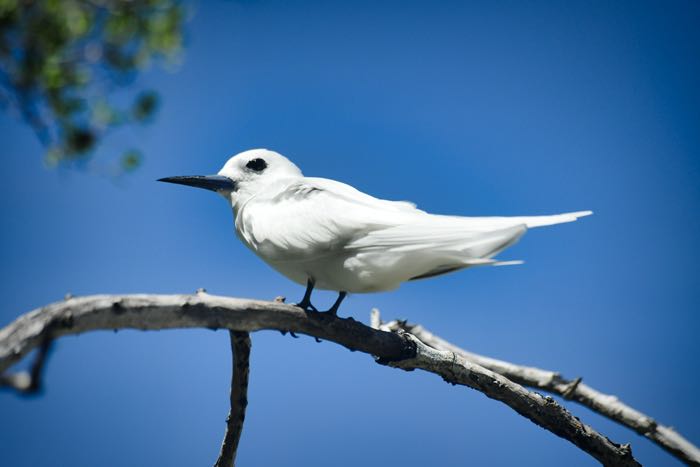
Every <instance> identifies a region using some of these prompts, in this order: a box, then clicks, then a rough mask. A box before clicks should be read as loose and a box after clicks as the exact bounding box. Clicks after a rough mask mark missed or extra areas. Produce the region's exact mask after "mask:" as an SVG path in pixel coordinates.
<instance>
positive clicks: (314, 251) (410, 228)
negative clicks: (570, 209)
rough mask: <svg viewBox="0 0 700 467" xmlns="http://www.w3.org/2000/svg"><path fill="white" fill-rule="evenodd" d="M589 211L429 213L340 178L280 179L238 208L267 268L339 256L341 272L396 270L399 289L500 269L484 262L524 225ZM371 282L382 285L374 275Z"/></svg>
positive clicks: (240, 224)
mask: <svg viewBox="0 0 700 467" xmlns="http://www.w3.org/2000/svg"><path fill="white" fill-rule="evenodd" d="M588 214H590V211H583V212H575V213H567V214H559V215H554V216H533V217H459V216H440V215H432V214H428V213H426V212H425V211H421V210H419V209H417V208H416V207H415V205H413V204H411V203H408V202H404V201H387V200H382V199H378V198H374V197H372V196H370V195H367V194H365V193H362V192H360V191H358V190H356V189H355V188H353V187H351V186H349V185H346V184H343V183H340V182H337V181H333V180H328V179H322V178H302V179H294V180H280V181H279V182H278V183H277V184H276V185H272V186H270V187H268V188H266V190H264V192H262V193H258V194H257V195H256V196H254V197H253V198H252V199H251V200H250V201H249V202H247V203H246V204H245V205H244V206H242V207H241V209H240V210H239V212H238V213H237V216H236V226H237V230H238V233H239V235H240V236H241V238H242V239H243V240H244V241H245V243H246V244H248V245H249V246H250V247H251V248H252V249H253V250H255V251H256V253H258V254H259V255H261V256H262V257H263V258H264V259H266V260H268V261H271V262H272V263H275V262H276V263H280V262H287V261H305V262H309V261H311V260H314V259H319V258H323V257H326V256H329V255H335V256H337V255H338V254H339V253H338V252H343V253H342V254H343V255H345V256H346V257H347V258H348V260H346V261H345V264H346V267H347V268H349V269H353V268H354V269H353V271H354V272H355V273H357V272H358V271H362V272H367V271H370V272H371V271H375V272H379V271H382V270H389V269H390V270H392V274H394V275H395V274H397V271H399V273H402V274H403V276H405V277H397V278H396V279H397V283H396V285H398V283H400V282H403V281H405V280H409V279H412V278H421V277H430V276H433V275H437V274H442V273H445V272H450V271H453V270H457V269H462V268H465V267H470V266H476V265H482V264H491V265H495V264H503V263H500V262H498V261H495V260H491V259H489V258H491V257H492V256H494V255H496V254H497V253H499V252H500V251H502V250H503V249H505V248H507V247H508V246H510V245H512V244H513V243H515V242H516V241H517V240H518V239H519V238H520V237H521V236H522V235H523V234H524V233H525V231H526V230H527V228H528V227H539V226H544V225H552V224H558V223H562V222H571V221H574V220H576V219H577V218H578V217H581V216H584V215H588ZM370 275H371V274H370ZM371 280H373V281H375V282H377V281H381V280H380V278H378V276H377V275H376V274H375V275H374V276H372V279H371ZM396 285H394V286H396ZM388 286H389V285H387V287H388ZM329 288H333V287H330V286H329Z"/></svg>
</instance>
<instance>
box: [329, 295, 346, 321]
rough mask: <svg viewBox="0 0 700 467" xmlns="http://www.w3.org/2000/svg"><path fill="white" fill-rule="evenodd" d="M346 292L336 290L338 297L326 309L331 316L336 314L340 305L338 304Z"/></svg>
mask: <svg viewBox="0 0 700 467" xmlns="http://www.w3.org/2000/svg"><path fill="white" fill-rule="evenodd" d="M347 294H348V293H347V292H338V298H337V299H336V301H335V303H334V304H333V306H332V307H330V308H329V309H328V311H327V312H326V313H330V314H332V315H333V316H335V315H337V314H338V307H340V304H341V303H342V302H343V299H344V298H345V296H346V295H347Z"/></svg>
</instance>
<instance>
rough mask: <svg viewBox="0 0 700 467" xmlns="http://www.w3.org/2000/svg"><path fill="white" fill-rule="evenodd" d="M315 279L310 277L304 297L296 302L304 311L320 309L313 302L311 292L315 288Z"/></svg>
mask: <svg viewBox="0 0 700 467" xmlns="http://www.w3.org/2000/svg"><path fill="white" fill-rule="evenodd" d="M314 283H315V282H314V280H313V279H311V278H309V279H307V281H306V292H304V298H302V299H301V301H300V302H299V303H297V304H296V306H298V307H299V308H301V309H302V310H304V311H318V310H317V309H316V307H315V306H313V305H312V304H311V292H312V291H313V290H314Z"/></svg>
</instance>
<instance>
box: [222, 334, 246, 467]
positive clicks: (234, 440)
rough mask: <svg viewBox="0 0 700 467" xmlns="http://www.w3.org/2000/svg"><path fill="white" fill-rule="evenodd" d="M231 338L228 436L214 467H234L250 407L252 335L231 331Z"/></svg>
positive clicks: (225, 436)
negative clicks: (249, 380)
mask: <svg viewBox="0 0 700 467" xmlns="http://www.w3.org/2000/svg"><path fill="white" fill-rule="evenodd" d="M229 335H230V338H231V356H232V367H233V369H232V374H231V410H230V411H229V413H228V417H227V418H226V434H225V435H224V442H223V443H222V444H221V452H220V453H219V458H218V459H217V460H216V464H214V467H233V466H234V465H235V462H236V451H237V450H238V442H239V441H240V439H241V432H242V431H243V422H244V421H245V409H246V407H247V406H248V375H249V372H250V346H251V343H250V334H248V333H247V332H245V331H229Z"/></svg>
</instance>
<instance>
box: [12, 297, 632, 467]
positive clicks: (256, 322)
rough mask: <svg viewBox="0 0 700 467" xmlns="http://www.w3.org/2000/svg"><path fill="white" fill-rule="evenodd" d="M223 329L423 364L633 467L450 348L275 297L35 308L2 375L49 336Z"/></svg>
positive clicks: (563, 413)
mask: <svg viewBox="0 0 700 467" xmlns="http://www.w3.org/2000/svg"><path fill="white" fill-rule="evenodd" d="M173 328H210V329H219V328H226V329H229V330H233V331H246V332H253V331H258V330H263V329H273V330H278V331H291V332H296V333H302V334H306V335H309V336H313V337H317V338H321V339H324V340H327V341H333V342H336V343H338V344H340V345H343V346H345V347H347V348H349V349H352V350H359V351H361V352H364V353H368V354H370V355H374V356H375V357H376V358H377V362H378V363H382V364H387V365H391V366H394V367H397V368H402V369H404V370H414V369H422V370H425V371H428V372H432V373H435V374H437V375H439V376H441V377H442V378H443V379H445V380H446V381H447V382H449V383H452V384H460V385H465V386H469V387H471V388H473V389H476V390H478V391H480V392H483V393H484V394H486V395H487V396H488V397H491V398H493V399H496V400H499V401H501V402H503V403H505V404H507V405H508V406H510V407H511V408H512V409H514V410H515V411H517V412H518V413H519V414H521V415H523V416H524V417H526V418H528V419H529V420H531V421H533V422H534V423H536V424H538V425H539V426H541V427H543V428H545V429H547V430H549V431H551V432H552V433H554V434H556V435H557V436H560V437H562V438H564V439H567V440H568V441H570V442H572V443H573V444H575V445H576V446H578V447H579V448H581V449H582V450H584V451H585V452H587V453H589V454H590V455H591V456H593V457H594V458H596V459H597V460H599V461H600V462H601V463H603V464H605V465H621V466H636V465H639V464H638V463H637V461H636V460H635V459H634V458H633V457H632V453H631V450H630V448H629V446H628V445H619V444H616V443H613V442H612V441H610V440H609V439H607V438H606V437H605V436H603V435H601V434H600V433H598V432H596V431H595V430H594V429H593V428H591V427H589V426H587V425H585V424H583V423H581V422H580V421H579V420H578V419H577V418H576V417H574V416H573V415H571V414H570V413H569V412H568V411H567V410H566V409H564V408H563V407H562V406H560V405H559V404H558V403H557V402H556V401H554V399H552V398H551V397H543V396H541V395H539V394H536V393H533V392H530V391H528V390H526V389H525V388H523V387H522V386H521V385H519V384H517V383H513V382H512V381H510V380H508V379H507V378H505V377H504V376H501V375H499V374H496V373H494V372H493V371H491V370H487V369H485V368H483V367H481V366H479V365H477V364H474V363H472V362H469V361H467V360H466V359H465V358H463V357H462V356H460V355H458V354H456V353H455V352H452V351H444V350H436V349H434V348H432V347H430V346H428V345H426V344H424V343H423V342H421V341H420V340H419V339H417V338H415V337H414V336H412V335H411V334H408V333H404V332H396V333H395V332H387V331H382V330H376V329H372V328H370V327H368V326H365V325H363V324H361V323H359V322H357V321H355V320H354V319H352V318H338V317H336V316H332V315H330V314H325V313H316V312H305V311H303V310H301V309H299V308H297V307H295V306H292V305H285V304H282V303H275V302H263V301H257V300H243V299H238V298H226V297H218V296H212V295H207V294H204V293H199V294H197V295H112V296H110V295H97V296H91V297H82V298H71V299H69V300H66V301H63V302H59V303H54V304H51V305H48V306H46V307H43V308H39V309H37V310H34V311H32V312H30V313H27V314H26V315H23V316H21V317H19V318H18V319H17V320H15V321H14V322H13V323H11V324H10V325H8V326H7V327H5V328H4V329H1V330H0V373H2V372H4V371H5V370H6V369H7V368H8V367H9V366H10V365H12V364H13V363H15V362H17V361H18V360H19V359H21V358H22V357H23V356H24V355H26V354H27V353H28V352H29V351H31V350H32V349H33V348H35V347H37V346H38V345H40V344H41V342H43V341H44V339H46V338H51V339H54V338H57V337H60V336H62V335H67V334H77V333H81V332H86V331H93V330H99V329H103V330H109V329H142V330H149V329H150V330H156V329H173Z"/></svg>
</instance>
